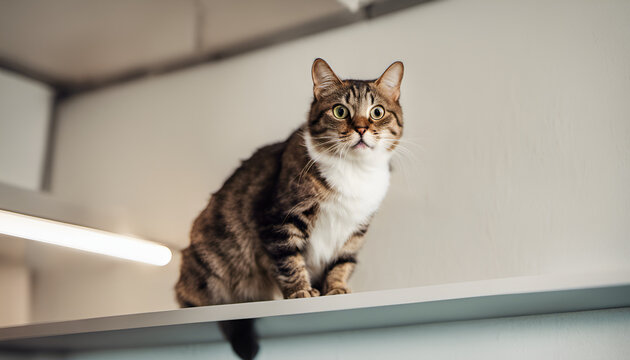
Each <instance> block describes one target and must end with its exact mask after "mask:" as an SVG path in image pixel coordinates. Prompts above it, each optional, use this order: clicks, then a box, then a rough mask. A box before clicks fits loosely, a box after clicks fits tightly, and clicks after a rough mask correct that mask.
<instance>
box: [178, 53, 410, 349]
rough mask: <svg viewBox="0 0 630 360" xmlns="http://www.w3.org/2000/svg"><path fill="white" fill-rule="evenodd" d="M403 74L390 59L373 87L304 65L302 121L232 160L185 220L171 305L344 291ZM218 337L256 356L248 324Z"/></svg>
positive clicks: (397, 127)
mask: <svg viewBox="0 0 630 360" xmlns="http://www.w3.org/2000/svg"><path fill="white" fill-rule="evenodd" d="M403 71H404V70H403V64H402V63H401V62H398V61H397V62H394V63H393V64H391V65H390V66H389V67H388V68H387V69H386V70H385V72H384V73H383V74H382V75H381V76H380V77H379V78H378V79H376V80H340V79H339V78H338V77H337V75H336V74H335V73H334V72H333V70H332V69H331V68H330V66H329V65H328V64H327V63H326V62H325V61H324V60H322V59H316V60H315V61H314V62H313V66H312V69H311V75H312V78H313V95H314V98H313V102H312V104H311V109H310V112H309V115H308V120H307V122H306V123H304V124H303V125H302V126H301V127H300V128H298V129H297V130H296V131H295V132H293V133H292V134H291V135H290V136H289V138H288V139H287V140H285V141H284V142H280V143H275V144H272V145H268V146H265V147H262V148H260V149H258V150H257V151H256V152H255V153H254V154H253V155H252V157H250V158H249V159H247V160H245V161H243V162H242V164H241V166H240V167H239V168H238V169H237V170H236V171H235V172H234V173H233V174H232V175H231V176H230V177H229V178H228V179H227V181H226V182H225V183H224V184H223V186H222V187H221V189H219V191H217V192H216V193H214V194H213V195H212V196H211V198H210V201H209V203H208V205H207V207H206V208H205V209H204V210H203V211H202V212H201V214H200V215H199V216H198V217H197V218H196V220H195V221H194V223H193V227H192V230H191V233H190V245H189V246H188V247H187V248H186V249H184V250H183V251H182V263H181V269H180V277H179V280H178V282H177V284H176V286H175V290H176V296H177V300H178V302H179V305H180V306H181V307H193V306H204V305H214V304H228V303H237V302H248V301H262V300H272V299H277V298H287V299H291V298H307V297H314V296H319V295H336V294H347V293H349V292H350V289H349V287H348V283H347V282H348V278H349V277H350V275H351V274H352V272H353V270H354V267H355V264H356V262H357V252H358V251H359V249H360V248H361V246H362V244H363V240H364V235H365V233H366V232H367V230H368V225H369V223H370V220H371V219H372V217H373V216H374V214H375V212H376V210H377V209H378V207H379V205H380V203H381V201H382V200H383V198H384V196H385V194H386V192H387V189H388V187H389V178H390V164H389V163H390V159H391V157H392V154H393V152H394V150H395V148H396V146H397V145H398V143H399V139H400V138H401V136H402V133H403V116H402V109H401V107H400V103H399V97H400V85H401V81H402V77H403ZM248 329H249V330H248ZM222 330H223V332H224V334H225V336H226V337H227V338H228V340H230V341H231V343H232V346H233V348H234V350H235V351H236V352H237V354H239V356H241V357H242V358H244V359H245V358H249V359H251V358H253V357H254V356H255V355H256V352H257V351H258V345H257V343H256V339H255V333H254V332H253V326H252V324H251V322H249V321H248V320H243V321H241V322H238V321H234V322H231V323H223V324H222ZM235 334H237V335H235ZM243 347H245V348H248V349H245V350H243ZM239 351H240V352H239Z"/></svg>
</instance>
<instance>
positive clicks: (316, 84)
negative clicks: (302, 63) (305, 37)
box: [311, 58, 342, 100]
mask: <svg viewBox="0 0 630 360" xmlns="http://www.w3.org/2000/svg"><path fill="white" fill-rule="evenodd" d="M311 75H312V76H313V94H314V95H315V98H316V99H317V100H319V99H321V96H322V95H323V94H325V93H326V92H328V91H330V90H332V89H334V88H336V87H338V86H340V85H341V84H342V83H341V80H339V78H338V77H337V75H335V73H334V72H333V71H332V69H331V68H330V66H328V63H326V62H325V61H324V60H323V59H320V58H317V59H315V61H314V62H313V68H312V69H311Z"/></svg>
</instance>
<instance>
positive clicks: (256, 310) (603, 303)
mask: <svg viewBox="0 0 630 360" xmlns="http://www.w3.org/2000/svg"><path fill="white" fill-rule="evenodd" d="M628 306H630V272H622V273H607V274H584V275H553V276H551V275H547V276H538V277H518V278H506V279H494V280H483V281H474V282H465V283H454V284H444V285H434V286H424V287H416V288H407V289H396V290H385V291H374V292H362V293H356V294H349V295H336V296H327V297H318V298H310V299H292V300H277V301H264V302H253V303H243V304H229V305H215V306H205V307H198V308H189V309H178V310H170V311H162V312H154V313H141V314H130V315H121V316H112V317H104V318H94V319H84V320H73V321H63V322H54V323H42V324H33V325H25V326H17V327H8V328H0V349H1V350H23V351H49V352H51V351H78V350H95V349H113V348H126V347H146V346H166V345H177V344H191V343H207V342H212V341H220V340H221V335H220V332H219V330H218V327H217V322H218V321H221V320H229V319H241V318H257V319H258V320H257V322H256V327H257V329H258V332H259V333H260V335H261V337H276V336H290V335H299V334H308V333H317V332H324V331H326V332H331V331H344V330H360V329H368V328H378V327H385V326H404V325H413V324H423V323H436V322H446V321H461V320H475V319H484V318H496V317H507V316H521V315H534V314H549V313H559V312H570V311H584V310H596V309H607V308H619V307H628Z"/></svg>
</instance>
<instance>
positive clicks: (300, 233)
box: [264, 217, 319, 299]
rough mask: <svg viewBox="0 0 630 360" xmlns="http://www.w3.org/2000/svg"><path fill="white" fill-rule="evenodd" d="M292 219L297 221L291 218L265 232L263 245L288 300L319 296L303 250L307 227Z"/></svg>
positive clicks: (283, 293) (277, 280) (275, 276)
mask: <svg viewBox="0 0 630 360" xmlns="http://www.w3.org/2000/svg"><path fill="white" fill-rule="evenodd" d="M293 221H296V220H295V219H292V218H290V217H289V218H288V219H287V221H286V222H285V223H284V224H282V225H281V226H275V227H274V228H273V229H272V230H270V231H268V232H266V235H267V236H266V238H265V241H264V246H265V249H266V251H267V253H268V254H269V257H270V258H271V262H272V268H273V274H274V278H275V279H276V282H277V283H278V286H279V287H280V290H281V291H282V295H283V296H284V298H285V299H292V298H304V297H313V296H319V290H317V289H315V288H313V287H312V285H311V279H310V275H309V273H308V271H307V269H306V262H305V261H304V256H302V254H301V253H300V250H301V249H303V248H304V244H305V243H306V238H307V236H308V234H307V226H306V225H299V226H297V227H296V225H293V224H292V222H293ZM302 224H304V223H303V222H302Z"/></svg>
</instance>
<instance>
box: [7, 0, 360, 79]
mask: <svg viewBox="0 0 630 360" xmlns="http://www.w3.org/2000/svg"><path fill="white" fill-rule="evenodd" d="M340 1H341V0H340ZM340 1H337V0H264V1H252V0H134V1H128V0H101V1H96V0H55V1H49V0H0V66H4V67H5V68H11V69H13V70H16V69H19V70H20V71H19V72H22V73H25V74H27V75H29V74H31V75H33V76H32V77H36V78H40V79H46V80H48V81H47V82H49V83H66V84H73V83H74V84H77V83H85V82H95V81H102V80H103V79H107V78H112V77H116V76H121V75H123V74H129V73H133V72H134V71H136V72H137V71H138V70H139V69H144V71H146V69H151V68H159V67H161V66H162V67H163V66H167V65H168V64H173V63H177V62H185V61H187V60H190V59H198V58H199V57H201V56H206V57H207V56H208V55H209V54H210V55H211V54H221V53H222V52H226V51H228V52H229V50H230V49H234V48H238V47H239V46H241V47H242V46H243V45H244V44H251V43H253V42H255V41H256V40H257V39H261V38H265V37H270V36H277V35H278V34H282V33H283V32H291V31H294V30H296V29H298V28H299V27H301V26H305V25H308V24H313V23H315V22H318V21H324V20H325V19H329V18H331V17H335V16H336V17H337V18H339V16H350V15H352V13H351V12H350V10H348V8H347V7H346V6H344V5H343V4H342V2H345V3H353V1H352V0H343V1H341V2H340ZM354 2H355V3H356V4H362V5H365V3H366V2H365V0H354ZM348 6H349V5H348Z"/></svg>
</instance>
